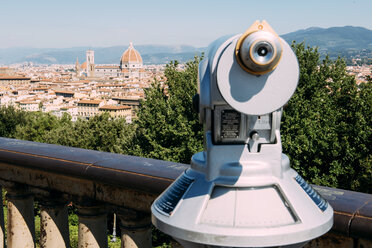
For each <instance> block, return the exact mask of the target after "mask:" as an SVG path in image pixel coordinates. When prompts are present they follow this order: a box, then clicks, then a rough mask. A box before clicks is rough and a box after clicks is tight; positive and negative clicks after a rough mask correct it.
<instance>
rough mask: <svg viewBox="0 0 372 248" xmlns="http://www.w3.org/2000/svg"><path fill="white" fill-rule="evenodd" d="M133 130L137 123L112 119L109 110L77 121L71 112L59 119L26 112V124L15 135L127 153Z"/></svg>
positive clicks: (33, 139) (18, 128) (20, 137)
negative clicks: (72, 119) (130, 123)
mask: <svg viewBox="0 0 372 248" xmlns="http://www.w3.org/2000/svg"><path fill="white" fill-rule="evenodd" d="M133 132H134V125H129V124H126V123H125V119H119V118H118V119H111V118H110V116H109V114H107V113H105V114H102V115H98V116H95V117H93V118H91V119H90V120H83V119H78V120H77V121H76V122H75V123H74V122H72V121H71V117H70V116H69V115H68V114H64V115H63V116H62V117H61V118H58V117H55V116H53V115H51V114H48V113H42V112H34V113H28V115H26V121H25V123H24V124H19V125H18V126H17V127H16V128H15V132H14V134H13V135H12V137H14V138H17V139H23V140H31V141H37V142H44V143H50V144H59V145H65V146H72V147H80V148H86V149H92V150H99V151H106V152H115V153H127V150H128V149H129V143H130V142H131V140H132V136H133Z"/></svg>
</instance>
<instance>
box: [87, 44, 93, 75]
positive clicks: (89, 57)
mask: <svg viewBox="0 0 372 248" xmlns="http://www.w3.org/2000/svg"><path fill="white" fill-rule="evenodd" d="M86 55H87V76H88V77H94V69H95V65H94V51H93V50H88V51H87V53H86Z"/></svg>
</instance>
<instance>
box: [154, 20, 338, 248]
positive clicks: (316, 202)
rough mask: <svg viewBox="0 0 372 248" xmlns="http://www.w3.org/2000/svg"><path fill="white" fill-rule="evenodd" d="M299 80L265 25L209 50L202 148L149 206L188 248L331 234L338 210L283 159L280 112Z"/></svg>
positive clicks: (291, 243) (269, 243)
mask: <svg viewBox="0 0 372 248" xmlns="http://www.w3.org/2000/svg"><path fill="white" fill-rule="evenodd" d="M298 77H299V66H298V62H297V59H296V56H295V54H294V53H293V51H292V50H291V48H290V46H289V45H288V44H287V43H286V42H285V41H284V40H283V39H281V38H280V37H279V36H278V35H277V34H276V33H275V32H274V30H273V29H272V28H271V27H270V26H269V25H268V24H267V22H265V21H263V22H259V21H256V22H255V23H254V24H253V25H252V26H251V27H250V28H249V29H248V30H247V31H246V32H245V33H244V34H239V35H236V36H233V37H223V38H221V39H218V40H216V41H215V42H214V43H212V44H211V45H210V47H209V50H208V54H207V56H206V58H204V59H203V60H202V61H201V63H200V66H199V96H198V95H197V97H196V98H195V103H196V104H195V105H197V108H198V110H199V114H200V121H201V122H202V123H203V124H204V130H205V137H204V147H205V149H204V151H202V152H199V153H197V154H195V155H194V156H193V157H192V161H191V168H190V169H188V170H186V171H185V172H184V173H183V174H182V175H181V176H180V177H179V178H178V179H177V180H176V181H175V182H174V183H173V184H172V185H171V186H170V187H169V188H168V189H167V190H166V191H165V192H163V194H161V195H160V197H159V198H158V199H157V200H156V201H155V202H154V204H153V205H152V207H151V211H152V222H153V224H154V225H155V226H156V227H157V228H158V229H160V230H161V231H163V232H165V233H167V234H169V235H171V236H173V237H174V238H175V239H176V240H177V241H179V243H181V244H182V245H183V246H184V247H273V246H274V247H275V246H278V247H285V246H286V247H301V246H302V245H304V244H305V243H306V242H307V241H309V240H311V239H314V238H316V237H318V236H320V235H322V234H324V233H326V232H327V231H328V230H329V229H330V228H331V227H332V224H333V209H332V207H331V206H330V205H329V204H328V203H327V202H326V201H325V200H324V199H323V198H322V197H321V196H320V195H319V194H318V193H317V192H316V191H315V190H314V189H313V188H312V187H311V186H310V185H309V184H307V183H306V182H305V181H304V179H303V178H302V177H301V176H300V175H299V174H298V173H297V172H296V171H294V170H293V169H291V168H290V166H289V159H288V157H287V156H286V155H284V154H282V145H281V140H280V132H279V128H280V118H281V114H282V107H283V105H284V104H285V103H286V102H287V101H288V100H289V99H290V97H291V96H292V94H293V93H294V91H295V89H296V87H297V83H298Z"/></svg>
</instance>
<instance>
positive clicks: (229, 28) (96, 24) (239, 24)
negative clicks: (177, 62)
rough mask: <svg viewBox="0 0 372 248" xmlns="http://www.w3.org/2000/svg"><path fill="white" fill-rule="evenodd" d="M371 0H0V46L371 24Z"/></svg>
mask: <svg viewBox="0 0 372 248" xmlns="http://www.w3.org/2000/svg"><path fill="white" fill-rule="evenodd" d="M371 13H372V0H276V1H274V0H255V1H251V0H245V1H240V0H224V1H221V0H213V1H212V0H210V1H208V0H185V1H183V0H180V1H177V0H148V1H146V0H132V1H126V0H99V1H98V0H89V1H87V0H58V1H56V0H0V49H1V48H9V47H43V48H46V47H48V48H61V47H74V46H115V45H128V44H129V42H130V41H133V43H134V45H136V44H137V45H138V44H171V45H181V44H183V45H193V46H199V47H202V46H207V45H208V44H209V43H210V42H212V41H213V40H215V39H216V38H218V37H220V36H222V35H226V34H235V33H241V32H244V31H245V30H246V29H247V28H248V27H249V26H250V25H251V24H252V23H253V21H255V20H257V19H259V20H262V19H265V20H267V21H268V22H269V24H270V25H271V26H272V27H273V28H274V30H276V31H277V33H278V34H285V33H289V32H292V31H296V30H298V29H304V28H308V27H314V26H316V27H333V26H346V25H352V26H361V27H365V28H368V29H372V14H371Z"/></svg>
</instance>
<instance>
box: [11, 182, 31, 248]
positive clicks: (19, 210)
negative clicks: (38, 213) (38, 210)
mask: <svg viewBox="0 0 372 248" xmlns="http://www.w3.org/2000/svg"><path fill="white" fill-rule="evenodd" d="M7 191H8V193H7V195H6V198H7V200H8V205H7V206H8V219H7V247H8V248H19V247H22V248H33V247H35V217H34V197H33V195H32V194H31V193H30V192H29V191H28V188H27V186H26V185H17V186H14V187H11V188H8V189H7Z"/></svg>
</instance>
